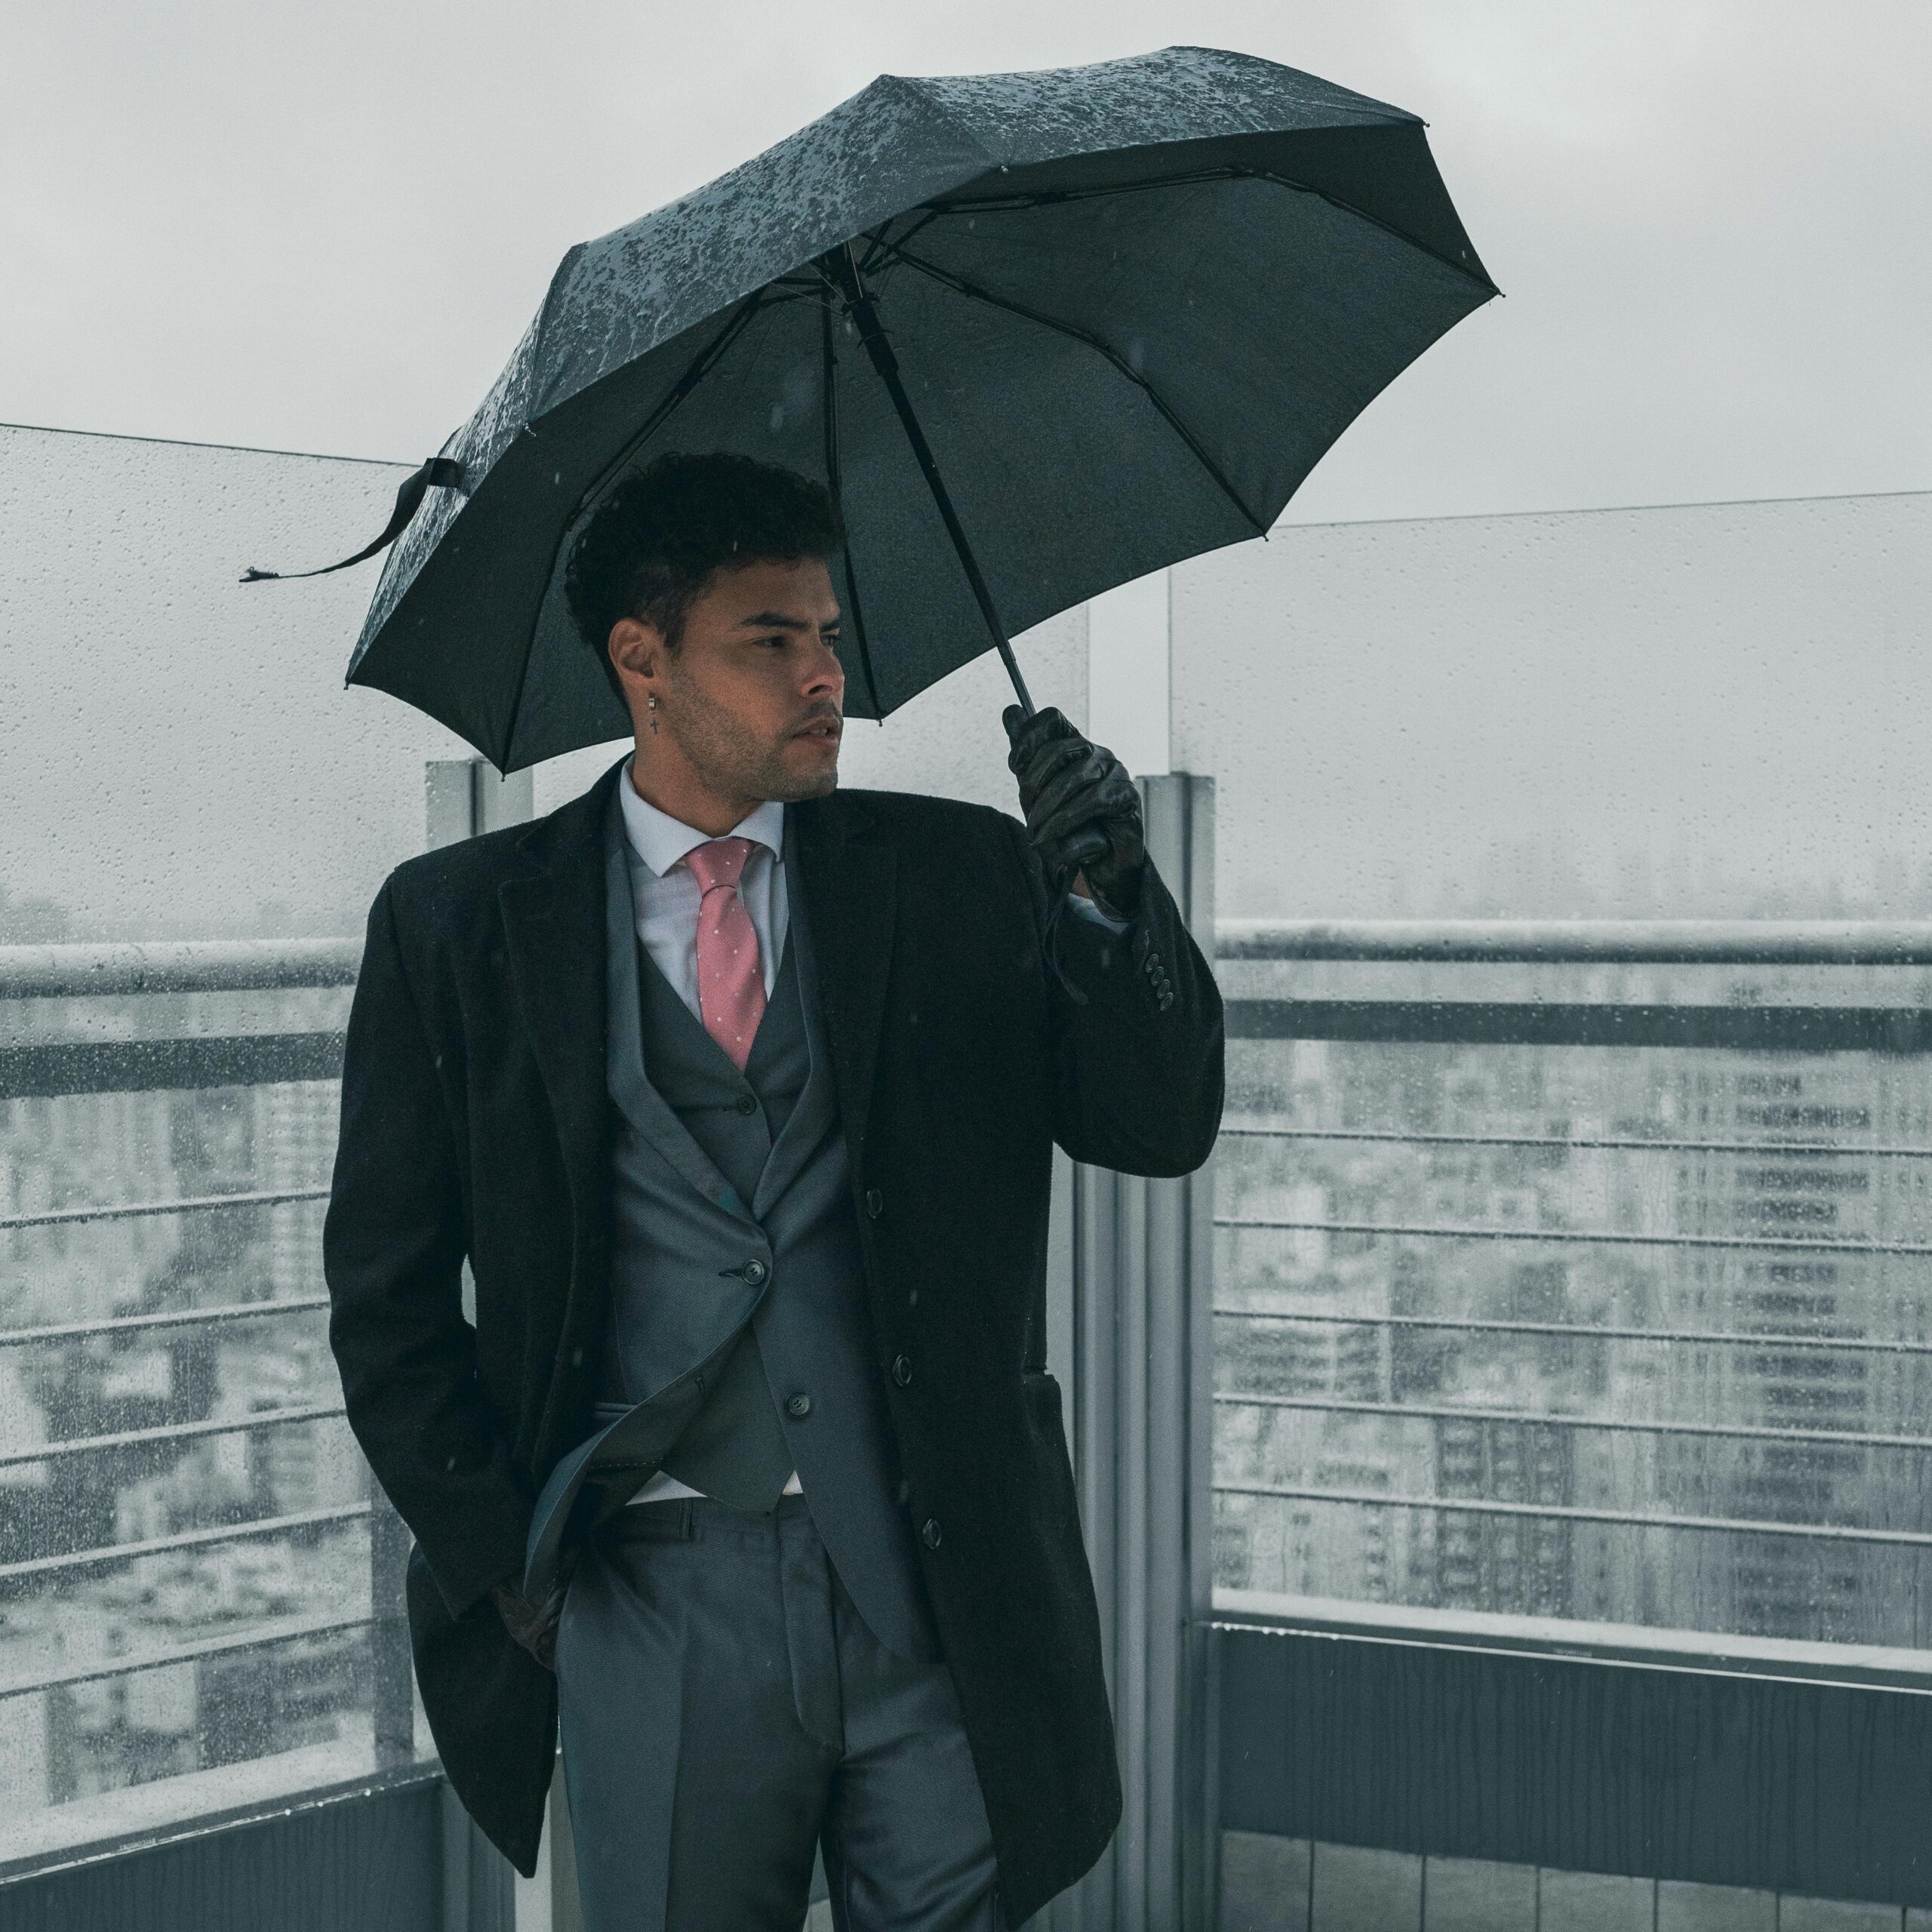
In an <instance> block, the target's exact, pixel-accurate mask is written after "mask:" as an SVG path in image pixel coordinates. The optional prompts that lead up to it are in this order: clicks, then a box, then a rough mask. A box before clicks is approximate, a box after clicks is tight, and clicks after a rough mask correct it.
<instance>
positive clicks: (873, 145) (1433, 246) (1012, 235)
mask: <svg viewBox="0 0 1932 1932" xmlns="http://www.w3.org/2000/svg"><path fill="white" fill-rule="evenodd" d="M1495 292H1496V291H1495V289H1494V286H1493V285H1492V284H1491V281H1489V278H1488V277H1487V275H1485V274H1484V271H1483V269H1482V266H1481V263H1479V262H1478V260H1477V259H1476V257H1475V251H1473V249H1472V248H1471V246H1470V245H1469V238H1468V237H1467V236H1466V235H1465V233H1464V232H1463V227H1462V224H1461V223H1460V220H1458V219H1457V215H1456V212H1455V210H1454V208H1453V207H1452V206H1451V203H1450V200H1449V197H1448V195H1447V192H1446V190H1445V189H1444V187H1443V185H1442V183H1441V177H1439V176H1438V174H1437V172H1436V170H1435V164H1434V162H1433V161H1432V159H1431V158H1430V155H1429V148H1428V144H1427V141H1426V137H1425V136H1424V134H1423V125H1422V123H1421V122H1420V121H1418V120H1417V119H1416V118H1414V116H1413V115H1409V114H1406V113H1404V112H1402V111H1401V109H1398V108H1393V107H1389V106H1384V105H1383V104H1381V103H1377V102H1376V101H1373V100H1367V99H1365V98H1364V97H1363V96H1361V95H1360V94H1351V93H1349V91H1347V90H1346V89H1345V88H1338V87H1334V86H1331V85H1330V84H1329V83H1327V82H1324V81H1321V80H1318V79H1316V78H1314V77H1313V76H1312V75H1307V74H1303V73H1298V72H1296V71H1294V69H1291V68H1287V67H1281V66H1276V65H1275V64H1274V63H1272V62H1269V61H1266V60H1256V59H1253V58H1251V57H1247V56H1244V55H1241V54H1227V53H1222V52H1218V51H1214V50H1212V49H1207V48H1169V49H1168V50H1167V51H1164V52H1161V53H1158V54H1148V55H1146V56H1144V57H1140V58H1137V59H1134V60H1118V61H1109V62H1106V63H1102V64H1100V65H1097V66H1089V67H1079V68H1072V69H1063V70H1060V71H1057V72H1040V73H1026V74H995V75H972V76H966V77H961V78H949V79H940V80H908V79H901V78H896V77H893V76H887V77H884V78H881V79H879V80H878V81H875V82H873V83H872V85H871V86H870V87H869V88H866V90H865V91H863V93H861V94H857V95H856V96H854V97H853V98H852V99H851V100H848V101H847V102H846V103H844V105H843V106H840V107H838V108H836V109H834V110H833V111H832V112H831V113H829V114H828V115H825V116H824V118H823V119H821V120H819V121H817V122H814V123H813V124H812V125H811V126H810V127H808V128H804V129H802V130H801V131H800V132H798V134H794V135H793V136H792V137H790V138H789V140H785V141H782V142H780V143H779V144H778V145H777V146H775V147H773V148H771V149H768V150H767V151H766V152H764V154H762V155H759V156H758V157H757V158H755V160H752V161H749V162H746V164H745V165H743V167H741V168H737V169H736V170H734V171H733V172H732V173H731V174H727V175H725V176H724V177H721V179H720V180H717V181H715V182H713V183H711V184H710V185H709V186H707V187H705V188H702V189H699V190H698V191H697V192H696V193H695V194H692V195H687V196H686V197H685V198H684V199H682V200H681V201H678V202H674V203H672V205H670V206H669V207H667V208H660V210H658V211H657V213H655V214H650V215H647V216H645V217H644V218H643V219H642V220H639V221H637V222H634V223H632V224H631V225H630V226H629V227H626V228H622V229H618V230H617V232H614V233H613V234H611V235H605V236H604V237H602V238H601V239H599V240H598V241H595V242H586V243H584V244H583V245H580V246H579V247H577V248H573V249H572V250H571V251H570V253H569V254H568V255H566V256H565V258H564V260H563V262H562V264H561V266H559V268H558V270H557V272H556V275H555V277H554V278H553V279H552V282H551V285H550V288H549V293H548V294H547V295H546V297H545V298H544V300H543V306H542V307H541V309H540V310H539V311H538V312H537V318H536V319H535V321H533V322H532V323H531V326H530V328H529V330H528V332H527V333H526V334H525V337H524V338H523V340H522V341H521V343H520V344H519V345H518V348H517V350H516V352H515V355H513V356H512V358H511V359H510V362H509V367H508V368H506V369H505V370H504V371H503V374H502V375H501V376H500V377H498V379H497V383H496V385H495V386H494V388H493V389H491V392H490V394H489V395H488V398H486V399H485V401H484V403H483V405H482V407H481V408H480V409H478V411H477V412H476V414H475V416H473V417H472V418H471V419H470V420H469V422H468V423H466V424H465V425H464V426H463V428H462V429H460V430H459V431H457V433H456V434H455V435H454V436H453V437H451V439H450V441H448V444H446V445H445V448H444V450H443V451H442V453H441V457H439V458H438V459H436V460H435V461H434V462H432V463H431V464H429V465H427V466H425V469H424V471H423V472H418V474H417V477H416V478H412V479H411V485H408V486H405V493H404V495H403V497H401V498H400V499H399V500H398V515H399V518H402V517H406V518H407V521H406V522H405V527H404V528H403V529H402V532H401V536H400V537H399V539H398V541H397V542H396V543H395V548H394V549H393V550H392V552H391V554H390V555H389V560H388V563H387V567H386V569H385V570H384V571H383V577H382V580H381V582H380V584H379V585H378V586H377V591H376V594H375V597H374V600H373V602H372V604H371V608H370V611H369V614H368V620H367V622H366V623H365V626H364V628H363V632H362V635H361V639H360V640H359V641H358V644H357V646H356V648H355V654H354V656H353V657H352V660H351V662H350V665H349V681H351V682H352V683H355V684H363V685H375V686H377V687H379V688H381V689H383V690H384V691H390V692H392V693H393V694H395V696H397V697H401V698H403V699H405V700H408V702H409V703H411V704H414V705H416V706H420V708H421V709H423V710H425V711H426V712H429V713H430V714H431V715H432V716H434V717H435V718H439V719H441V721H443V722H444V723H445V724H448V725H449V726H451V728H453V729H454V730H455V731H457V732H458V733H460V734H461V735H462V736H463V737H464V738H466V740H468V741H469V743H472V745H474V746H475V747H476V748H477V749H478V750H479V751H481V752H482V753H484V755H485V756H486V757H488V758H490V759H491V761H492V762H494V764H497V766H499V767H500V768H501V769H503V771H515V770H517V769H518V768H521V767H523V766H525V765H528V764H534V763H535V762H536V761H537V760H539V759H540V758H549V757H552V756H554V755H556V754H558V753H559V752H566V751H569V750H571V749H574V748H576V747H577V746H582V745H586V744H593V743H601V742H602V741H604V740H608V739H612V738H617V737H625V736H627V735H628V734H629V730H630V723H629V719H628V718H626V716H625V715H624V714H623V709H622V707H621V706H620V704H619V703H618V701H617V698H616V697H614V694H613V693H612V691H611V688H610V685H608V682H607V681H606V680H605V676H604V674H603V672H602V670H601V668H600V666H598V663H597V662H596V661H595V659H594V658H593V657H592V654H591V653H590V652H589V651H587V650H586V648H585V646H584V645H583V641H582V640H581V638H580V637H579V636H578V635H577V632H576V631H575V629H574V626H573V625H572V623H571V617H570V614H569V612H568V608H567V607H566V605H565V599H564V591H563V578H564V566H565V561H566V559H567V558H568V554H569V551H570V546H571V543H572V541H573V540H574V537H575V535H576V534H577V531H578V530H579V529H580V528H581V527H582V525H583V522H584V521H585V519H586V518H587V517H588V516H589V514H590V513H591V512H592V510H594V509H595V507H596V506H597V505H598V503H600V502H601V500H603V498H604V497H605V495H606V494H608V492H609V491H611V488H613V487H614V485H616V484H617V482H618V481H620V479H621V478H623V477H625V476H626V475H629V474H630V473H632V472H633V471H635V470H636V469H639V468H641V466H643V465H644V464H645V463H648V461H649V460H651V458H652V457H654V456H656V455H657V454H660V453H662V452H663V451H666V450H673V449H677V450H685V451H706V450H732V451H742V452H744V453H745V454H749V455H752V456H755V457H759V458H761V459H763V460H766V461H768V462H775V463H783V464H786V466H789V467H790V468H792V469H797V470H800V471H802V472H804V473H806V474H808V475H814V476H817V477H819V478H822V479H823V480H825V481H827V482H829V484H831V485H832V487H833V488H834V489H835V491H836V492H837V494H838V497H839V499H840V500H841V505H842V508H843V510H844V518H845V521H846V524H847V526H848V529H849V531H850V533H851V534H850V541H849V546H848V550H847V552H846V554H845V555H844V557H843V558H842V559H840V560H838V561H836V562H835V567H834V571H833V577H834V583H835V588H836V589H837V590H838V595H839V597H840V598H841V603H842V605H843V606H844V611H845V614H846V623H845V626H844V633H843V640H842V641H841V645H840V650H841V654H842V656H843V659H844V667H845V671H846V677H847V683H846V709H847V712H848V715H851V716H854V717H860V718H866V717H883V716H884V715H886V714H887V713H888V712H891V710H893V709H894V708H895V707H896V706H899V705H901V704H903V703H905V702H906V700H907V699H909V698H910V697H913V696H914V695H915V694H917V693H918V692H919V691H922V690H923V689H924V688H925V687H926V686H928V685H931V684H932V683H934V681H937V679H938V678H942V677H943V676H944V675H946V673H947V672H949V671H951V670H952V669H955V667H956V666H959V665H961V664H963V663H965V662H967V661H968V660H969V659H971V658H973V657H977V656H978V655H979V654H980V653H981V652H982V651H986V649H988V648H991V647H992V646H993V645H995V644H998V645H1000V646H1001V648H1002V650H1003V649H1004V638H1005V637H1006V636H1007V635H1011V633H1013V632H1018V631H1021V630H1023V629H1026V628H1027V627H1028V626H1031V625H1033V624H1036V623H1040V622H1041V620H1043V619H1045V618H1047V617H1051V616H1052V615H1054V613H1055V612H1057V611H1063V610H1065V609H1066V608H1068V607H1069V606H1070V605H1074V604H1076V603H1078V602H1080V601H1081V600H1083V599H1084V598H1088V597H1091V596H1093V595H1096V594H1097V592H1100V591H1103V590H1106V589H1109V588H1111V587H1112V586H1114V585H1115V584H1118V583H1124V582H1127V581H1128V580H1130V579H1132V578H1134V577H1140V576H1143V575H1144V574H1146V573H1147V572H1148V571H1152V570H1155V569H1158V568H1160V567H1161V566H1162V565H1167V564H1171V563H1174V562H1176V561H1179V560H1180V558H1185V557H1189V556H1192V555H1196V554H1197V553H1198V552H1201V551H1204V550H1209V549H1214V548H1216V547H1217V546H1220V545H1222V544H1225V543H1236V542H1238V541H1240V540H1242V539H1244V538H1247V537H1254V536H1257V535H1259V534H1261V533H1263V531H1266V529H1267V528H1268V527H1269V525H1270V524H1271V523H1272V521H1274V519H1275V518H1276V517H1277V516H1278V515H1279V514H1280V512H1281V508H1282V506H1283V505H1284V504H1285V503H1287V500H1288V498H1289V497H1291V495H1292V494H1293V493H1294V491H1295V489H1296V488H1297V486H1298V485H1300V482H1301V481H1302V479H1303V478H1304V477H1305V476H1306V475H1307V474H1308V473H1309V470H1310V469H1312V468H1313V467H1314V466H1315V463H1316V462H1317V461H1318V460H1319V459H1320V457H1321V455H1322V454H1323V453H1324V451H1326V450H1327V448H1328V447H1329V445H1331V443H1332V442H1334V440H1335V438H1337V436H1339V435H1340V434H1341V432H1342V431H1343V429H1346V427H1347V426H1348V425H1349V423H1350V422H1351V421H1352V420H1353V419H1354V418H1355V416H1356V415H1357V414H1358V413H1359V412H1360V411H1361V409H1362V408H1364V406H1365V405H1367V403H1368V402H1369V401H1371V399H1372V398H1374V396H1375V395H1377V393H1378V392H1380V390H1381V389H1383V388H1384V387H1385V386H1386V385H1387V384H1388V383H1389V382H1390V381H1391V380H1392V379H1393V378H1394V377H1395V376H1396V375H1397V374H1399V373H1400V372H1401V371H1402V370H1403V369H1404V368H1406V367H1407V365H1408V364H1409V363H1410V362H1411V361H1412V360H1414V358H1415V357H1416V356H1417V355H1420V353H1421V352H1422V351H1423V349H1426V348H1427V347H1428V346H1429V344H1430V343H1432V342H1433V341H1435V340H1436V338H1437V337H1438V336H1440V335H1441V334H1443V333H1444V331H1447V329H1448V328H1451V326H1452V325H1454V323H1456V322H1457V321H1459V320H1460V318H1462V317H1463V316H1464V315H1467V314H1468V313H1469V312H1470V310H1472V309H1475V308H1476V307H1478V306H1480V305H1481V303H1484V302H1485V301H1487V300H1488V299H1489V298H1490V297H1491V296H1492V295H1493V294H1495ZM419 499H420V508H417V509H414V515H408V512H410V510H411V508H412V507H413V506H414V504H415V503H416V502H417V500H419ZM1008 663H1009V666H1011V657H1010V656H1009V657H1008Z"/></svg>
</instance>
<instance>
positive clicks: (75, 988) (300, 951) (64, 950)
mask: <svg viewBox="0 0 1932 1932" xmlns="http://www.w3.org/2000/svg"><path fill="white" fill-rule="evenodd" d="M361 960H362V942H361V940H359V939H350V938H346V937H345V938H340V939H293V940H291V939H282V940H181V941H158V942H143V943H138V944H123V945H88V944H72V945H61V946H0V999H85V998H92V997H94V996H95V995H99V994H103V993H214V992H281V991H284V990H288V991H293V990H294V989H297V988H299V987H306V986H353V985H354V984H355V975H356V972H357V970H358V968H359V967H360V965H361Z"/></svg>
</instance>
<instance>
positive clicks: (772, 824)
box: [617, 765, 1126, 1503]
mask: <svg viewBox="0 0 1932 1932" xmlns="http://www.w3.org/2000/svg"><path fill="white" fill-rule="evenodd" d="M617 798H618V802H619V804H620V807H621V808H622V811H623V819H624V842H625V844H626V848H627V849H626V852H625V854H624V856H625V857H626V860H629V865H630V875H631V903H632V907H633V909H635V912H636V914H637V936H638V941H639V943H641V945H642V946H643V947H644V949H645V952H648V953H649V954H650V955H651V961H652V963H653V964H654V965H655V966H656V967H657V970H658V971H660V973H662V974H663V975H664V977H665V978H666V980H669V982H670V984H671V986H672V989H673V990H674V991H675V992H676V994H677V995H678V998H680V999H681V1000H682V1001H684V1003H685V1005H686V1006H688V1007H689V1008H691V1012H692V1014H693V1015H694V1017H696V1018H697V1020H698V1021H699V1022H700V1024H701V1023H703V1018H704V1014H703V1009H702V1008H700V1005H699V1004H698V996H697V914H698V906H699V905H700V902H701V901H702V900H703V897H704V895H703V893H701V892H700V891H699V890H698V883H697V878H696V876H695V875H694V873H693V872H692V871H691V867H690V866H688V865H686V864H685V854H687V853H688V852H690V851H691V850H692V849H693V848H694V847H696V846H699V845H703V844H706V843H707V842H708V841H709V838H710V836H711V835H710V834H709V832H700V831H699V830H698V829H697V828H696V827H695V826H689V825H687V824H685V823H684V821H683V820H681V819H675V818H673V817H672V816H671V814H669V812H666V811H660V810H659V808H657V806H655V805H654V804H651V801H650V800H649V799H648V798H642V797H640V796H639V795H638V789H637V787H636V786H635V785H633V784H632V783H631V774H630V768H629V766H628V765H626V767H625V768H624V775H623V778H622V779H620V780H619V781H618V785H617ZM726 836H728V837H729V838H749V840H750V841H752V851H751V856H750V857H749V858H747V859H746V861H745V869H744V871H743V872H742V873H741V874H740V875H739V879H738V897H739V899H740V900H741V901H742V902H743V906H744V908H745V910H746V912H749V914H750V915H751V921H752V929H753V930H754V931H755V932H756V933H757V934H758V963H759V964H760V965H761V966H762V967H763V968H764V991H765V996H766V998H770V997H771V992H772V989H773V988H774V986H776V985H777V981H778V962H779V961H780V958H782V957H783V954H784V950H785V934H786V930H787V926H788V923H789V909H788V906H787V903H786V897H785V868H784V866H783V864H782V863H780V854H782V853H783V851H784V849H785V808H784V806H783V804H782V803H781V802H780V801H779V800H777V799H776V798H768V799H767V800H766V801H765V802H764V804H761V805H760V806H758V808H756V809H755V810H754V811H751V812H749V813H748V814H746V816H745V817H743V819H741V820H740V821H739V822H738V823H737V824H736V825H734V826H733V827H732V828H731V831H730V832H728V834H727V835H726ZM1069 901H1070V903H1071V905H1072V909H1073V910H1074V912H1076V913H1078V914H1079V915H1081V917H1082V918H1088V919H1091V920H1092V921H1094V923H1095V924H1097V925H1102V926H1105V927H1106V928H1108V929H1109V931H1113V932H1116V933H1118V932H1124V931H1125V930H1126V925H1125V923H1124V921H1120V920H1116V919H1110V918H1108V917H1107V915H1106V914H1105V913H1104V912H1102V911H1101V910H1100V908H1099V907H1098V906H1096V905H1095V904H1094V903H1093V901H1092V900H1089V899H1083V898H1081V897H1080V895H1079V894H1078V893H1074V894H1069ZM701 1494H703V1491H700V1490H696V1489H694V1488H692V1487H691V1485H690V1484H688V1483H682V1482H680V1481H678V1479H677V1478H676V1477H675V1476H674V1475H669V1474H667V1473H666V1472H665V1471H664V1470H663V1469H660V1470H659V1471H658V1472H657V1474H656V1475H654V1476H653V1477H652V1478H651V1480H650V1481H648V1482H647V1483H646V1484H645V1486H644V1487H643V1488H641V1490H639V1491H638V1493H637V1494H636V1495H635V1496H634V1497H632V1498H631V1500H632V1502H633V1503H655V1502H657V1500H659V1499H660V1497H672V1496H698V1495H701ZM785 1494H787V1495H789V1496H798V1495H802V1494H804V1485H803V1484H801V1482H800V1481H798V1471H797V1470H796V1469H794V1470H793V1471H792V1473H791V1475H790V1476H789V1478H787V1479H786V1484H785Z"/></svg>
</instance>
